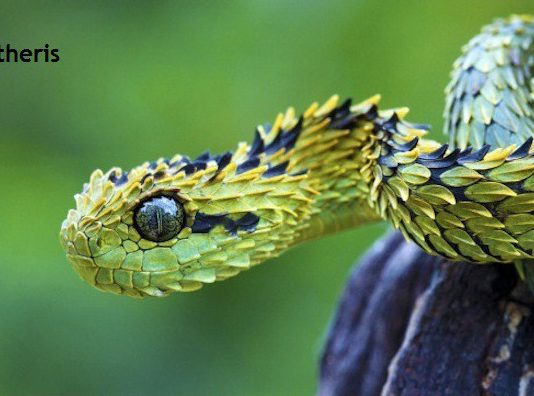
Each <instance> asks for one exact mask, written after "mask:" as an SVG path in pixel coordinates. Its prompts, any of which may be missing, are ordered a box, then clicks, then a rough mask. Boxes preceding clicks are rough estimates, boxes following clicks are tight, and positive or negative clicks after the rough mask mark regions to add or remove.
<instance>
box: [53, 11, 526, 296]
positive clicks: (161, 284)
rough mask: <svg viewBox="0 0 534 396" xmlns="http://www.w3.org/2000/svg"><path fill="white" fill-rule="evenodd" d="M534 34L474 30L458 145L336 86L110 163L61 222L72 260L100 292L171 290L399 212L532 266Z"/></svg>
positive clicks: (461, 253) (487, 259)
mask: <svg viewBox="0 0 534 396" xmlns="http://www.w3.org/2000/svg"><path fill="white" fill-rule="evenodd" d="M533 39H534V18H532V17H529V16H512V17H509V18H507V19H502V20H497V21H495V22H494V23H493V24H491V25H488V26H486V27H485V28H483V30H482V32H481V33H480V34H479V35H478V36H476V37H475V38H473V39H472V40H471V41H470V42H469V43H468V44H467V46H466V47H465V48H464V51H463V55H462V56H461V57H460V58H459V59H458V60H457V61H456V62H455V64H454V71H453V75H452V81H451V82H450V84H449V86H448V88H447V101H446V102H447V103H446V109H445V118H446V123H445V130H446V132H447V133H448V134H449V136H450V142H449V144H448V145H447V144H445V145H441V144H438V143H436V142H434V141H432V140H427V139H424V138H423V137H424V135H425V133H426V132H427V129H428V128H427V127H426V126H424V125H420V124H412V123H409V122H407V121H405V119H404V118H405V116H406V113H407V109H406V108H398V109H391V110H380V109H379V108H378V102H379V97H378V96H375V97H372V98H370V99H368V100H366V101H364V102H362V103H359V104H353V103H352V102H351V100H346V101H344V102H339V100H338V97H337V96H333V97H331V98H330V99H329V100H328V101H326V103H324V104H322V105H319V104H317V103H314V104H312V105H311V106H310V107H309V108H308V109H307V110H306V111H304V113H303V114H302V115H300V116H296V115H295V111H294V110H293V109H292V108H290V109H288V110H287V111H286V112H285V113H283V114H279V115H278V116H277V117H276V119H275V120H274V122H273V123H272V124H264V125H260V126H258V127H257V128H256V130H255V134H254V140H253V142H252V143H251V144H250V145H249V144H246V143H240V144H239V145H238V147H237V149H236V150H235V151H233V152H227V153H223V154H219V155H212V154H210V153H209V152H205V153H203V154H201V155H200V156H198V157H197V158H195V159H190V158H188V157H187V156H183V155H176V156H174V157H173V158H167V159H165V158H161V159H159V160H157V161H153V162H146V163H144V164H142V165H140V166H138V167H136V168H133V169H131V170H130V171H128V172H125V171H122V170H121V169H120V168H113V169H111V170H109V171H108V172H106V173H103V172H102V171H101V170H96V171H94V172H93V173H92V175H91V177H90V180H89V182H88V183H86V184H85V185H84V187H83V190H82V192H81V193H79V194H77V195H76V196H75V201H76V209H72V210H70V211H69V213H68V216H67V218H66V220H65V221H64V222H63V224H62V227H61V231H60V239H61V242H62V245H63V247H64V249H65V251H66V254H67V257H68V260H69V261H70V263H71V265H72V267H73V268H74V270H75V271H76V272H77V273H78V274H79V275H80V276H81V277H82V278H83V279H84V280H85V281H87V282H88V283H90V284H91V285H93V286H95V287H97V288H98V289H100V290H104V291H109V292H113V293H117V294H124V295H128V296H133V297H143V296H166V295H168V294H170V293H172V292H174V291H193V290H197V289H199V288H200V287H201V286H203V285H204V284H207V283H212V282H215V281H220V280H225V279H227V278H230V277H233V276H235V275H238V274H239V273H241V272H242V271H244V270H248V269H249V268H251V267H253V266H255V265H258V264H260V263H262V262H264V261H266V260H268V259H269V258H272V257H275V256H278V255H280V254H281V253H283V252H285V251H286V250H287V249H288V248H290V247H292V246H295V245H296V244H299V243H301V242H304V241H308V240H310V239H314V238H319V237H322V236H324V235H327V234H332V233H335V232H338V231H341V230H344V229H347V228H351V227H356V226H359V225H362V224H366V223H370V222H375V221H379V220H387V221H389V222H391V224H393V226H394V227H395V228H397V229H399V230H400V231H401V232H402V233H403V234H404V236H405V237H406V239H408V240H410V241H413V242H415V243H416V244H417V245H419V246H420V247H421V248H422V249H423V250H424V251H425V252H427V253H429V254H432V255H439V256H442V257H444V258H446V259H447V260H452V261H467V262H473V263H480V264H484V263H495V262H500V263H514V264H515V265H516V267H517V268H518V270H519V271H520V274H521V275H522V276H523V277H526V278H527V280H532V279H534V275H533V274H534V271H532V270H531V269H530V268H531V266H530V265H529V260H531V259H533V258H534V213H533V211H534V155H533V154H532V153H531V146H532V136H534V117H533V111H534V106H532V105H533V101H534V96H533V94H532V92H533V90H534V89H533V88H534V80H533V79H532V71H533V67H534V45H533V43H532V41H533ZM533 266H534V264H533Z"/></svg>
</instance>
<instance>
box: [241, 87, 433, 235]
mask: <svg viewBox="0 0 534 396" xmlns="http://www.w3.org/2000/svg"><path fill="white" fill-rule="evenodd" d="M378 101H379V97H378V96H375V97H372V98H370V99H368V100H366V101H364V102H362V103H360V104H356V105H352V103H351V101H350V100H347V101H345V102H343V103H342V104H338V97H337V96H334V97H332V98H331V99H330V100H328V101H327V102H326V103H325V104H324V105H323V106H321V107H319V106H318V105H317V104H314V105H312V106H311V107H310V108H309V109H308V110H306V111H305V112H304V114H303V115H302V116H301V117H300V118H298V119H297V118H295V117H294V112H293V110H292V109H289V110H288V112H286V114H285V115H280V116H279V117H278V118H277V120H276V121H275V123H274V125H273V127H268V128H266V127H259V128H258V130H257V132H256V139H255V142H254V143H253V144H252V148H251V149H250V150H249V153H250V152H254V151H255V149H254V147H258V146H263V147H270V146H272V145H273V144H276V142H278V141H279V142H283V141H284V140H285V141H288V142H289V141H291V140H292V139H291V138H290V136H291V134H292V133H294V132H293V131H299V135H298V137H297V138H295V143H294V146H293V147H292V148H291V149H290V150H283V151H280V152H275V153H273V154H272V155H271V156H269V157H268V158H266V161H267V162H268V163H269V167H270V168H271V169H275V168H277V167H285V169H286V170H285V172H286V173H290V174H292V175H299V174H302V175H305V176H306V179H305V180H304V181H303V183H302V184H301V186H300V188H301V191H303V195H305V196H306V197H308V198H309V205H306V204H303V205H302V207H301V208H300V209H301V212H302V213H304V215H303V216H302V217H301V218H300V219H299V220H298V221H297V222H296V224H295V225H294V228H293V231H294V233H295V237H294V239H293V241H292V244H296V243H299V242H302V241H305V240H310V239H314V238H317V237H322V236H325V235H328V234H332V233H336V232H339V231H342V230H344V229H347V228H352V227H355V226H358V225H361V224H365V223H368V222H372V221H376V220H380V219H382V218H383V217H384V213H381V211H380V209H379V208H380V206H379V205H377V200H379V199H380V198H381V196H380V194H379V184H380V180H381V179H382V175H383V171H382V167H381V165H380V164H379V159H380V158H381V157H384V156H386V155H388V153H391V152H392V150H395V149H402V148H403V147H405V146H406V145H407V144H408V145H411V144H412V142H413V141H414V140H413V139H414V138H415V137H418V136H422V135H423V134H425V133H426V130H425V127H423V126H419V125H413V124H409V123H407V122H406V121H404V120H403V118H404V116H405V114H406V113H407V110H406V109H396V110H385V111H380V110H378ZM267 130H268V131H269V132H266V131H267ZM273 131H274V132H273ZM280 131H287V132H280ZM258 141H261V143H259V144H258V143H257V142H258ZM280 145H283V144H282V143H280ZM285 146H287V144H285ZM423 146H424V144H423V143H421V144H420V145H419V147H420V149H423ZM429 147H432V148H435V145H431V146H429ZM272 151H273V150H271V152H272ZM279 188H282V189H284V188H285V187H284V186H283V185H282V184H281V185H279Z"/></svg>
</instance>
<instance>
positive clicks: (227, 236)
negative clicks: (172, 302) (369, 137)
mask: <svg viewBox="0 0 534 396" xmlns="http://www.w3.org/2000/svg"><path fill="white" fill-rule="evenodd" d="M250 149H251V148H250V147H249V146H247V145H245V144H242V145H240V146H239V148H238V150H237V151H236V152H235V153H226V154H223V155H218V156H210V155H209V154H207V153H206V154H204V155H202V156H200V157H198V158H197V159H195V160H193V161H190V160H189V159H187V158H186V157H181V156H176V157H175V158H173V159H172V160H164V159H160V160H158V161H155V162H152V163H145V164H143V165H141V166H139V167H137V168H134V169H132V170H130V171H129V172H127V173H126V172H123V171H122V170H121V169H119V168H113V169H111V170H110V171H108V172H106V173H103V172H102V171H100V170H96V171H95V172H93V174H92V175H91V177H90V181H89V182H88V183H86V184H85V185H84V187H83V191H82V192H81V193H80V194H77V195H76V196H75V200H76V208H75V209H72V210H70V211H69V213H68V216H67V218H66V220H65V221H64V222H63V224H62V227H61V231H60V238H61V242H62V245H63V247H64V249H65V251H66V253H67V257H68V259H69V261H70V263H71V265H72V267H73V268H74V270H75V271H76V272H77V273H78V274H79V275H80V276H81V277H82V278H83V279H84V280H85V281H87V282H88V283H90V284H91V285H93V286H95V287H97V288H98V289H101V290H104V291H109V292H113V293H117V294H125V295H129V296H133V297H143V296H165V295H168V294H170V293H172V292H174V291H193V290H197V289H199V288H200V287H201V286H202V285H203V284H205V283H212V282H214V281H216V280H224V279H226V278H229V277H231V276H234V275H237V274H238V273H239V272H241V271H242V270H245V269H248V268H250V266H251V265H254V264H257V263H259V262H261V261H263V260H265V259H266V258H268V257H270V256H272V255H274V254H276V253H277V252H279V251H280V250H281V249H283V248H284V247H287V245H288V243H289V241H291V239H292V238H294V237H295V236H296V235H297V233H296V230H295V227H294V225H295V224H296V221H298V220H299V219H300V218H302V217H303V216H305V215H306V214H307V213H308V212H309V208H310V201H311V200H309V199H308V198H307V197H306V195H310V194H312V193H311V192H304V193H302V192H300V191H299V188H300V185H301V184H302V183H303V182H304V181H305V179H306V175H305V174H301V175H289V174H287V172H284V171H285V170H287V164H286V167H282V168H283V169H282V168H281V167H278V168H276V167H274V168H273V167H269V166H268V165H265V164H262V163H261V161H259V160H258V161H253V163H251V162H250V161H248V159H249V157H250V156H249V154H250ZM280 183H281V185H282V186H283V189H284V191H283V192H280V191H278V189H277V188H275V187H274V186H276V185H280ZM288 197H289V199H288ZM288 218H291V219H289V220H288ZM291 224H292V225H293V226H291ZM281 236H283V237H284V239H282V237H281Z"/></svg>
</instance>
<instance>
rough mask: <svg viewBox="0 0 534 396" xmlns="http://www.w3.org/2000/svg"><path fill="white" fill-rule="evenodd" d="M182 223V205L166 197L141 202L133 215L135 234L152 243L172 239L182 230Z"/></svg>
mask: <svg viewBox="0 0 534 396" xmlns="http://www.w3.org/2000/svg"><path fill="white" fill-rule="evenodd" d="M183 222H184V209H183V206H182V204H181V203H179V202H178V201H176V200H175V199H173V198H170V197H166V196H158V197H152V198H150V199H147V200H146V201H143V202H141V204H140V205H139V206H138V207H137V209H136V210H135V214H134V225H135V228H136V229H137V232H139V234H140V235H141V236H142V237H143V238H145V239H148V240H149V241H153V242H164V241H168V240H169V239H172V238H174V237H175V236H176V235H178V233H179V232H180V230H181V229H182V226H183Z"/></svg>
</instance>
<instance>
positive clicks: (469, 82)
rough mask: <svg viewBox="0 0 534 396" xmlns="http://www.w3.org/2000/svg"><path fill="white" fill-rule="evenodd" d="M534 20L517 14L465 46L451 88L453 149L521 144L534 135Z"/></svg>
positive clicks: (447, 129) (449, 120) (448, 108)
mask: <svg viewBox="0 0 534 396" xmlns="http://www.w3.org/2000/svg"><path fill="white" fill-rule="evenodd" d="M533 39H534V19H533V18H532V17H530V16H512V17H510V18H507V19H500V20H497V21H495V22H494V23H493V24H491V25H488V26H486V27H484V28H483V29H482V33H481V34H479V35H478V36H476V37H474V38H473V39H472V40H471V41H469V43H468V44H467V45H466V46H465V47H464V48H463V51H464V54H463V56H461V57H460V58H459V59H458V60H457V61H456V62H455V63H454V71H453V73H452V79H451V82H450V84H449V85H448V86H447V89H446V94H447V100H446V102H447V104H446V107H445V113H444V115H445V120H446V121H445V132H446V133H447V134H449V137H450V143H451V146H452V147H454V146H456V147H459V148H461V149H465V148H466V147H467V146H468V145H471V146H472V147H473V148H475V149H478V148H480V147H482V146H483V145H485V144H489V145H490V146H492V148H499V147H506V146H509V145H511V144H516V145H521V144H522V143H523V142H524V141H525V140H526V139H527V138H529V137H530V136H532V135H533V134H534V117H533V116H534V114H533V111H534V106H533V103H534V97H533V96H532V91H533V87H534V85H533V84H534V82H533V80H532V68H533V67H534V45H533V43H532V40H533Z"/></svg>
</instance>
